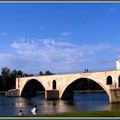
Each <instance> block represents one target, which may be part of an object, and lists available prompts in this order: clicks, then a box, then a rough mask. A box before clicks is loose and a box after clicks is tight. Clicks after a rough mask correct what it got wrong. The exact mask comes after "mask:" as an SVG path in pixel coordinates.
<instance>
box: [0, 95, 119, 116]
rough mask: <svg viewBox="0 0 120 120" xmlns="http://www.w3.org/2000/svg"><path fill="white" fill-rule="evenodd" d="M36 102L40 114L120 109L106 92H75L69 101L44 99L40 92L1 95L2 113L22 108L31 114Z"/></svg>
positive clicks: (11, 112) (9, 112)
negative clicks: (23, 95)
mask: <svg viewBox="0 0 120 120" xmlns="http://www.w3.org/2000/svg"><path fill="white" fill-rule="evenodd" d="M34 104H36V105H37V106H38V109H39V111H38V113H40V114H41V113H44V114H51V113H62V112H78V111H101V110H119V109H120V104H109V102H108V95H107V94H106V93H87V94H85V93H84V94H81V93H75V94H74V99H73V100H69V101H65V100H44V94H40V95H38V96H37V97H31V98H26V97H5V96H0V115H16V114H18V112H19V110H20V109H22V110H23V112H24V114H26V115H30V114H31V111H30V110H31V108H32V107H33V105H34Z"/></svg>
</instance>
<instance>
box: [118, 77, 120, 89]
mask: <svg viewBox="0 0 120 120" xmlns="http://www.w3.org/2000/svg"><path fill="white" fill-rule="evenodd" d="M118 87H120V76H119V77H118Z"/></svg>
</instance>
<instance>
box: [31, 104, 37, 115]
mask: <svg viewBox="0 0 120 120" xmlns="http://www.w3.org/2000/svg"><path fill="white" fill-rule="evenodd" d="M31 112H32V114H33V115H36V114H37V106H36V105H34V107H33V108H32V109H31Z"/></svg>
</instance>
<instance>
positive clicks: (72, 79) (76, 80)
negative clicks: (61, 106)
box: [16, 70, 120, 103]
mask: <svg viewBox="0 0 120 120" xmlns="http://www.w3.org/2000/svg"><path fill="white" fill-rule="evenodd" d="M86 79H89V80H92V81H94V82H96V83H97V84H99V85H100V86H101V87H102V88H103V89H104V91H105V92H106V93H107V94H108V96H109V102H110V103H115V102H120V70H111V71H101V72H86V73H76V74H64V75H47V76H32V77H21V78H16V90H19V93H18V96H27V95H29V94H30V93H32V92H34V91H35V90H36V88H41V89H42V90H44V91H45V99H72V98H73V90H74V89H75V87H76V86H77V85H78V84H80V81H82V80H86Z"/></svg>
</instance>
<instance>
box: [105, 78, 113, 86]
mask: <svg viewBox="0 0 120 120" xmlns="http://www.w3.org/2000/svg"><path fill="white" fill-rule="evenodd" d="M106 84H107V85H111V84H112V77H111V76H108V77H107V83H106Z"/></svg>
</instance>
